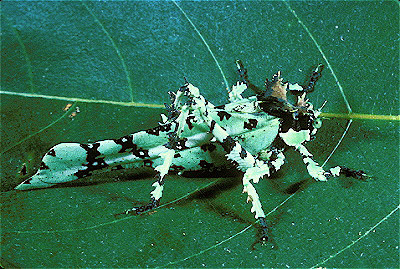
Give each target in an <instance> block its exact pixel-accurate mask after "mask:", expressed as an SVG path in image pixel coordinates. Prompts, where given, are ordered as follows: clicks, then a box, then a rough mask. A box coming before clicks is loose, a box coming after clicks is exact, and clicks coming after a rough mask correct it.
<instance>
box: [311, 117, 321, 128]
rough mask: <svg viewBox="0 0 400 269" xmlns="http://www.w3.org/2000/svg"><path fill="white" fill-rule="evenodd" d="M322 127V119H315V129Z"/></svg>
mask: <svg viewBox="0 0 400 269" xmlns="http://www.w3.org/2000/svg"><path fill="white" fill-rule="evenodd" d="M321 126H322V120H321V119H315V120H314V122H313V127H314V128H315V129H318V128H321Z"/></svg>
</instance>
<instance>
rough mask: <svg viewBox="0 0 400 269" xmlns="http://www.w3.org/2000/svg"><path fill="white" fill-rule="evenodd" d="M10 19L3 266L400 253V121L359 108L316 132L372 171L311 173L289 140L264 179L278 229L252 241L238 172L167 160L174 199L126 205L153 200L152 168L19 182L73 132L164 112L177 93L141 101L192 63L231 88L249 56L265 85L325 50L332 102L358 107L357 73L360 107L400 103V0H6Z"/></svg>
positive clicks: (360, 257) (211, 262) (300, 260)
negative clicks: (55, 183) (191, 174)
mask: <svg viewBox="0 0 400 269" xmlns="http://www.w3.org/2000/svg"><path fill="white" fill-rule="evenodd" d="M296 16H297V17H296ZM1 25H2V28H1V31H2V41H1V70H2V73H1V120H2V122H1V124H2V128H1V131H2V133H1V135H2V136H1V138H2V139H1V152H2V154H1V167H2V169H1V188H2V190H3V193H2V196H1V197H2V231H1V233H2V262H1V264H2V266H7V267H12V266H14V267H15V266H20V267H39V266H43V267H137V266H143V267H144V266H149V267H155V266H161V267H163V266H165V265H171V266H179V267H203V266H204V267H205V266H207V267H224V266H225V267H286V266H288V267H312V266H316V265H318V266H327V267H397V266H398V264H399V256H398V248H399V239H398V234H399V223H398V217H399V214H398V197H399V185H398V179H399V164H398V160H399V125H398V121H371V120H356V121H354V122H353V123H352V124H351V125H350V128H349V129H348V131H347V132H346V131H345V129H346V126H347V125H346V124H347V121H345V120H344V119H330V120H325V121H324V124H323V127H322V129H321V131H320V132H319V133H318V137H317V139H315V140H314V141H313V142H311V143H309V145H308V148H309V150H310V152H312V153H313V154H314V156H315V159H316V160H317V161H319V162H320V163H321V164H322V163H323V162H324V161H325V160H326V159H327V158H328V156H329V155H330V154H331V152H333V151H334V148H335V146H336V145H337V144H338V142H339V141H340V138H341V137H342V136H343V137H344V138H343V141H342V142H341V143H340V144H339V146H338V148H337V149H336V151H334V153H333V155H332V156H331V158H329V161H328V162H327V164H326V165H325V167H330V166H335V165H346V166H348V167H351V168H355V169H362V170H365V171H367V172H368V173H369V174H370V175H372V176H373V177H374V180H372V181H369V182H359V181H355V180H348V179H344V178H341V179H339V180H330V181H328V182H326V183H324V182H318V183H312V184H311V180H309V177H308V175H307V172H306V170H305V167H304V165H303V164H302V161H301V159H300V157H299V156H297V154H295V153H291V152H288V153H287V157H288V158H287V164H286V165H285V166H284V168H283V169H282V171H280V172H279V173H278V174H277V175H276V176H275V177H274V178H272V179H265V180H263V181H261V182H260V183H259V184H258V186H257V188H258V192H259V194H260V197H261V199H262V202H263V207H264V210H265V211H266V212H269V214H268V217H267V221H268V223H269V224H271V231H272V238H271V242H269V243H268V244H267V245H266V246H261V245H253V243H254V242H255V241H256V238H257V237H256V229H255V228H254V227H252V226H250V225H252V224H253V223H254V221H255V220H254V218H253V216H252V214H251V213H250V205H249V204H246V203H245V200H246V197H245V195H244V194H242V192H241V191H242V186H241V179H240V177H230V178H221V179H218V178H183V177H178V176H169V177H168V180H167V183H166V187H165V195H164V197H163V203H164V204H166V206H164V207H161V208H159V209H157V210H155V211H154V212H151V213H150V214H146V215H143V216H135V217H128V218H126V219H118V218H117V219H116V218H115V217H114V216H113V215H114V214H116V213H119V212H122V211H124V210H126V209H128V208H131V207H132V206H134V205H138V204H142V203H146V202H147V201H148V199H149V193H150V191H151V190H152V187H151V183H152V181H153V179H152V176H149V175H137V174H135V173H134V172H128V173H125V174H123V173H120V174H110V173H109V174H106V175H104V176H98V177H94V178H90V179H89V180H88V181H82V182H77V183H75V184H70V185H68V186H66V187H59V188H50V189H42V190H35V191H27V192H15V191H13V190H12V189H13V187H15V186H16V185H17V184H18V183H20V182H21V181H22V180H23V178H26V177H28V176H29V175H32V174H33V173H34V172H35V170H36V169H37V168H38V166H39V164H40V160H41V157H42V156H43V154H44V153H45V152H46V151H47V150H48V149H49V148H50V147H52V146H54V145H55V144H57V143H60V142H93V141H98V140H102V139H108V138H118V137H120V136H123V135H126V134H129V133H133V132H136V131H139V130H141V129H145V128H149V127H152V126H154V125H156V124H157V121H159V119H160V118H159V114H160V113H161V112H162V109H159V108H154V107H153V108H152V107H143V105H142V106H136V105H135V102H136V103H147V104H156V105H162V104H163V103H164V102H168V101H169V100H168V95H167V91H174V90H176V89H177V88H178V87H179V86H180V85H181V84H182V83H183V77H184V76H185V77H187V79H188V80H189V81H190V82H192V83H193V84H195V85H196V86H198V87H199V88H200V90H201V92H202V94H203V95H204V96H205V97H206V98H207V99H208V100H210V101H211V102H213V103H214V104H223V103H225V102H226V101H227V97H226V96H227V94H226V88H227V85H226V84H227V83H228V86H229V85H230V84H232V83H233V82H234V81H235V79H236V73H235V66H234V61H235V60H236V59H241V60H242V61H244V63H245V64H246V66H247V67H248V69H249V74H250V77H251V79H252V80H253V81H254V82H255V83H256V84H258V85H260V86H261V85H262V83H263V81H264V79H265V76H266V75H267V76H268V77H270V76H271V75H272V74H273V73H275V72H276V71H277V70H281V71H282V74H283V76H284V77H285V79H287V80H289V81H292V82H299V83H301V82H303V80H304V79H305V77H306V75H307V74H308V71H309V70H310V67H311V66H315V65H316V64H318V63H323V64H325V65H326V66H327V68H326V69H325V71H324V75H323V77H322V79H321V80H320V81H319V82H318V86H317V88H316V91H315V92H314V93H313V94H312V95H310V98H311V99H312V102H313V103H314V104H315V105H316V106H320V105H321V104H322V103H323V102H324V100H327V101H328V103H327V104H326V106H325V108H324V111H325V112H331V113H347V112H348V107H347V105H346V102H345V101H344V98H343V94H342V93H341V90H340V89H342V90H343V93H344V96H345V97H346V99H347V101H348V104H349V106H350V107H351V109H352V111H353V112H355V113H364V114H376V115H380V114H384V115H398V114H399V106H398V104H399V92H398V89H399V85H398V81H399V67H398V62H399V55H398V51H399V32H398V25H399V5H398V4H397V2H394V1H383V2H375V1H369V2H360V1H351V2H345V1H343V2H334V1H332V2H331V1H329V2H325V1H324V2H317V1H312V2H278V1H274V2H263V1H262V2H259V1H249V2H226V1H218V2H184V1H181V2H147V1H140V2H136V1H131V2H128V1H124V2H120V1H115V2H75V1H73V2H72V1H71V2H67V1H62V2H58V1H55V2H51V1H47V2H34V1H14V2H11V1H3V2H2V5H1ZM313 39H314V41H313ZM335 77H336V79H335ZM76 100H78V101H76ZM69 103H70V104H72V105H73V106H72V107H71V108H70V110H68V111H64V110H63V108H65V106H66V105H67V104H69ZM76 107H79V111H80V112H79V113H76V116H74V117H70V115H71V113H73V112H74V111H75V109H76ZM24 164H25V166H26V169H27V173H28V174H27V175H21V173H22V172H21V168H22V167H23V166H24ZM22 174H24V173H22ZM303 181H305V182H306V183H305V184H299V182H300V183H301V182H303ZM295 186H300V187H301V188H300V190H299V191H297V192H295V193H294V194H292V195H290V194H288V190H289V189H290V190H292V191H294V190H296V189H297V188H294V187H295ZM179 198H181V199H179ZM175 199H179V200H178V201H175ZM169 202H172V203H169ZM168 203H169V204H168ZM256 225H257V224H256ZM249 226H250V227H249ZM252 247H254V248H255V249H252Z"/></svg>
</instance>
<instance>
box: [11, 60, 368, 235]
mask: <svg viewBox="0 0 400 269" xmlns="http://www.w3.org/2000/svg"><path fill="white" fill-rule="evenodd" d="M237 67H238V72H239V80H238V82H237V83H236V84H235V85H234V86H233V87H232V90H231V91H230V92H229V101H230V102H229V103H228V104H225V105H222V106H214V105H213V104H211V103H210V102H208V101H207V100H206V99H205V98H204V97H203V96H202V95H201V94H200V92H199V89H198V88H196V87H195V86H193V85H192V84H190V83H187V82H186V83H185V85H184V86H182V87H181V88H180V89H179V90H178V91H177V92H176V93H171V92H170V93H169V94H170V97H171V104H170V105H166V107H167V115H161V117H162V122H160V123H159V125H158V126H157V127H155V128H152V129H148V130H145V131H140V132H137V133H134V134H131V135H127V136H124V137H121V138H119V139H112V140H104V141H99V142H95V143H92V144H78V143H62V144H58V145H56V146H55V147H53V148H52V149H50V150H49V152H47V153H46V155H45V156H44V157H43V160H42V163H41V166H40V168H39V170H38V171H37V173H36V174H35V175H33V176H32V177H31V178H29V179H27V180H25V181H24V182H22V183H21V184H20V185H18V186H17V187H16V189H19V190H27V189H33V188H44V187H50V186H54V185H57V184H59V183H63V182H68V181H72V180H76V179H79V178H83V177H87V176H91V175H92V174H94V173H96V172H101V171H107V170H119V169H128V168H142V167H152V168H154V170H155V171H157V180H156V182H154V184H153V186H154V190H153V191H152V192H151V202H150V203H149V204H147V205H144V206H141V207H137V208H133V209H130V210H128V211H127V213H137V214H139V213H142V212H144V211H147V210H150V209H152V208H154V207H157V206H158V205H159V202H160V199H161V197H162V192H163V189H164V182H165V176H166V175H167V173H168V172H169V171H171V170H172V171H177V172H185V171H197V170H202V169H206V170H209V171H213V169H217V168H221V167H226V168H227V167H232V166H233V167H235V168H236V169H238V170H240V171H242V172H243V191H244V192H245V193H247V195H248V200H247V201H251V203H252V207H251V212H253V213H254V214H255V218H256V219H258V220H259V221H260V224H261V226H262V239H265V240H266V239H267V238H268V235H267V234H268V228H267V224H266V221H265V214H264V211H263V209H262V205H261V202H260V200H259V197H258V194H257V191H256V189H255V187H254V185H253V183H258V181H259V180H260V179H261V178H262V177H264V176H269V175H270V174H271V173H273V172H275V171H277V170H279V169H280V168H281V166H282V165H283V164H284V162H285V156H284V151H285V150H286V149H287V148H293V149H295V150H296V151H298V152H299V153H300V154H301V156H302V157H303V162H304V164H305V165H306V167H307V170H308V173H309V174H310V176H311V177H312V178H314V179H315V180H318V181H326V179H327V178H328V177H336V176H339V175H340V174H343V175H346V176H353V177H356V178H359V179H364V178H365V177H366V174H365V173H364V172H363V171H355V170H351V169H348V168H344V167H341V166H337V167H334V168H331V169H329V170H327V171H325V170H324V169H323V168H322V167H321V166H319V165H318V163H316V162H315V161H314V160H313V156H312V154H311V153H310V152H309V151H308V150H307V148H306V147H305V144H306V143H307V142H308V141H310V140H311V139H312V138H313V137H314V136H315V134H316V132H317V129H318V128H319V127H320V125H321V123H320V119H319V118H318V116H319V115H320V113H321V112H320V110H318V109H314V108H313V106H312V104H311V103H310V102H309V101H308V100H307V99H306V98H305V96H306V94H307V92H311V91H313V90H314V85H315V83H316V81H317V79H318V78H319V77H320V75H321V71H322V68H323V66H322V65H320V66H318V67H317V68H316V69H315V71H314V72H313V74H312V76H311V77H310V79H309V80H308V84H307V85H304V86H300V85H298V84H290V83H286V82H283V79H282V78H281V77H280V72H278V73H277V74H275V75H274V76H273V77H272V80H266V82H265V89H260V88H258V87H256V86H255V85H254V84H252V83H251V82H250V81H249V79H248V75H247V70H246V69H245V68H244V67H243V64H242V63H241V62H240V61H237ZM247 88H250V89H252V90H253V91H255V93H256V95H255V96H251V97H249V98H243V97H242V95H241V94H242V93H243V91H245V90H246V89H247ZM287 92H289V93H291V95H292V97H293V98H294V99H295V101H294V102H290V101H289V100H288V96H287Z"/></svg>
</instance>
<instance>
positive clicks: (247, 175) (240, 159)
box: [185, 84, 270, 241]
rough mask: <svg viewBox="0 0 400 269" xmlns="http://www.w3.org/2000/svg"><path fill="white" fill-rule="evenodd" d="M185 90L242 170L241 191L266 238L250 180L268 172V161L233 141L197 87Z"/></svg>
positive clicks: (261, 211) (203, 119)
mask: <svg viewBox="0 0 400 269" xmlns="http://www.w3.org/2000/svg"><path fill="white" fill-rule="evenodd" d="M185 91H186V92H187V95H188V96H189V97H190V98H191V99H192V103H193V107H192V108H193V109H195V110H197V111H198V115H199V117H201V120H202V121H203V122H204V123H205V124H206V125H207V126H208V127H209V132H210V133H211V134H212V135H213V137H215V139H216V140H217V141H218V142H219V143H220V144H221V146H222V147H223V149H224V150H225V152H226V153H227V154H226V157H227V159H228V160H230V161H232V163H233V164H234V165H235V166H236V168H237V169H239V170H240V171H242V172H244V175H243V192H245V193H247V195H248V198H247V201H251V202H252V208H251V212H253V213H255V218H256V219H258V220H259V222H260V224H261V227H262V237H261V238H262V239H263V240H265V241H266V240H268V226H267V224H266V220H265V213H264V211H263V209H262V205H261V202H260V199H259V196H258V193H257V191H256V189H255V188H254V186H253V184H252V183H251V181H253V182H254V183H258V181H259V180H260V178H262V177H263V176H264V175H269V174H270V164H269V162H268V161H261V160H259V159H258V158H256V157H254V156H253V155H252V154H250V153H249V152H248V151H247V150H246V149H244V148H243V147H242V146H241V145H240V143H239V142H237V141H235V140H234V139H233V138H232V137H231V136H230V135H229V134H228V133H227V132H226V130H225V129H224V128H222V127H221V126H220V125H219V124H218V123H217V122H216V121H215V120H213V119H212V118H211V117H210V115H209V113H208V111H207V103H208V102H207V101H206V100H205V99H204V97H203V96H201V95H200V94H199V92H198V89H197V88H195V87H194V86H193V85H191V84H187V85H186V89H185Z"/></svg>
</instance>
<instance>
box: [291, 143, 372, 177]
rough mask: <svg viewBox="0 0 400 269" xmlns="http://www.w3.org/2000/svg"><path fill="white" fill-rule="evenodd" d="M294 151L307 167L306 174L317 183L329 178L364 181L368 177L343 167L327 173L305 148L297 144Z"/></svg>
mask: <svg viewBox="0 0 400 269" xmlns="http://www.w3.org/2000/svg"><path fill="white" fill-rule="evenodd" d="M295 149H296V150H297V151H298V152H299V153H300V154H301V156H302V157H303V162H304V164H305V165H306V166H307V171H308V174H309V175H310V176H311V177H312V178H314V179H315V180H317V181H326V180H327V178H329V177H338V176H339V175H344V176H346V177H353V178H356V179H360V180H366V179H367V178H369V176H368V175H367V174H366V173H365V172H364V171H361V170H353V169H350V168H347V167H344V166H336V167H333V168H331V169H329V170H328V171H325V170H324V169H323V168H322V167H321V166H320V165H319V164H318V163H317V162H315V161H314V160H313V159H312V157H313V155H312V154H311V153H310V152H309V151H308V150H307V148H306V147H305V146H304V145H302V144H299V145H297V146H295Z"/></svg>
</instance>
